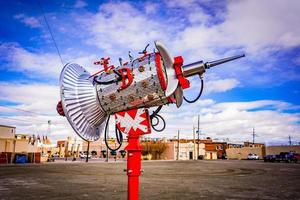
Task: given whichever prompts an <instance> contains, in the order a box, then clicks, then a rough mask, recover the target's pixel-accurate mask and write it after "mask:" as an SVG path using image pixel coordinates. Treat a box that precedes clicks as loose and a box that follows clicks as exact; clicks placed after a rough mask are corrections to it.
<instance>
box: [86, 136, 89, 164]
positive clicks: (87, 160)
mask: <svg viewBox="0 0 300 200" xmlns="http://www.w3.org/2000/svg"><path fill="white" fill-rule="evenodd" d="M87 145H88V146H87V152H86V159H85V162H89V151H90V141H89V140H88V141H87Z"/></svg>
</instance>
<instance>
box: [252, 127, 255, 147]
mask: <svg viewBox="0 0 300 200" xmlns="http://www.w3.org/2000/svg"><path fill="white" fill-rule="evenodd" d="M254 143H255V128H254V127H253V131H252V144H254Z"/></svg>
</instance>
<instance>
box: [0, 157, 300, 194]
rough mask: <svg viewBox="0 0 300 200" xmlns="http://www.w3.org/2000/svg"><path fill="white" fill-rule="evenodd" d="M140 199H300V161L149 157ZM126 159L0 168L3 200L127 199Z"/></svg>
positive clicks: (0, 191) (144, 166)
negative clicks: (154, 159)
mask: <svg viewBox="0 0 300 200" xmlns="http://www.w3.org/2000/svg"><path fill="white" fill-rule="evenodd" d="M142 165H143V169H144V170H145V173H144V174H143V175H142V177H141V180H140V182H141V183H140V186H141V187H140V197H141V198H140V199H160V200H161V199H172V200H173V199H184V200H185V199H200V198H201V199H300V164H294V163H264V162H262V161H230V160H225V161H156V162H154V161H148V162H143V164H142ZM125 167H126V163H125V162H121V163H120V162H119V163H101V162H97V163H88V164H86V163H70V162H69V163H50V164H39V165H26V166H24V165H17V166H16V165H13V166H0V199H1V200H4V199H5V200H6V199H7V200H8V199H9V200H11V199H12V200H13V199H43V198H45V199H72V200H73V199H126V195H127V177H126V174H125V173H124V172H123V169H124V168H125Z"/></svg>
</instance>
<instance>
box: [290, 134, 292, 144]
mask: <svg viewBox="0 0 300 200" xmlns="http://www.w3.org/2000/svg"><path fill="white" fill-rule="evenodd" d="M289 145H290V146H292V137H291V135H289Z"/></svg>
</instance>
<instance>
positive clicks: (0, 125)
mask: <svg viewBox="0 0 300 200" xmlns="http://www.w3.org/2000/svg"><path fill="white" fill-rule="evenodd" d="M0 127H6V128H16V127H15V126H8V125H2V124H0Z"/></svg>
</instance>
